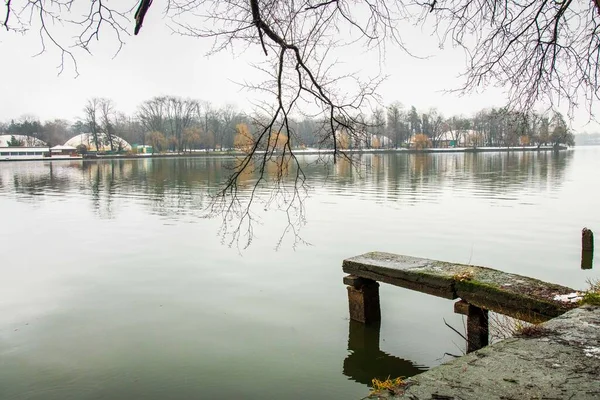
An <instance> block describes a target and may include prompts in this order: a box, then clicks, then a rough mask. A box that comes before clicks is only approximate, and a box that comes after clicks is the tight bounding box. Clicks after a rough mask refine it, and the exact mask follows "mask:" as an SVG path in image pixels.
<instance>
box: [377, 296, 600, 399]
mask: <svg viewBox="0 0 600 400" xmlns="http://www.w3.org/2000/svg"><path fill="white" fill-rule="evenodd" d="M542 327H544V328H545V330H544V331H543V332H542V335H541V336H540V337H536V338H528V337H517V338H511V339H507V340H504V341H502V342H499V343H496V344H493V345H491V346H488V347H485V348H483V349H481V350H479V351H476V352H474V353H471V354H469V355H466V356H464V357H461V358H458V359H456V360H453V361H451V362H449V363H447V364H443V365H440V366H438V367H435V368H432V369H431V370H429V371H427V372H424V373H423V374H421V375H417V376H415V377H412V378H410V379H408V380H407V386H406V388H405V389H404V392H403V393H402V394H399V395H396V396H391V395H381V396H371V397H372V398H391V399H411V400H429V399H446V400H459V399H460V400H482V399H486V400H488V399H502V400H531V399H547V400H550V399H564V400H568V399H573V400H585V399H600V307H591V306H585V307H582V308H577V309H575V310H572V311H569V312H567V313H566V314H563V315H562V316H560V317H557V318H555V319H553V320H551V321H548V322H546V323H544V324H543V325H542Z"/></svg>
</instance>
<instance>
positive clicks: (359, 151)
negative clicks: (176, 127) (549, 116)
mask: <svg viewBox="0 0 600 400" xmlns="http://www.w3.org/2000/svg"><path fill="white" fill-rule="evenodd" d="M563 150H568V147H567V146H562V145H561V146H558V147H554V146H540V147H537V146H519V147H449V148H431V149H346V150H344V152H345V153H349V154H394V153H396V154H429V153H493V152H531V151H536V152H548V151H563ZM259 154H260V152H259ZM294 154H296V155H297V156H300V155H332V154H333V149H324V150H318V149H307V150H300V149H296V150H294ZM245 155H246V154H245V153H243V152H239V151H230V152H225V151H204V150H196V151H193V152H189V153H188V152H184V153H157V154H135V155H134V154H127V155H119V154H110V155H99V156H97V157H89V158H88V157H85V156H84V157H83V159H82V158H80V157H73V158H71V159H69V158H66V157H61V158H58V157H57V158H56V159H52V157H46V158H36V159H0V161H4V162H10V161H76V160H78V161H99V160H144V159H152V158H177V157H182V158H184V157H243V156H245Z"/></svg>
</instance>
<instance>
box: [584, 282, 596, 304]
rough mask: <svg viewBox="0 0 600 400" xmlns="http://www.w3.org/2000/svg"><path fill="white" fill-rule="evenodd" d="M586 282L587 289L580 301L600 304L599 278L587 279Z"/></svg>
mask: <svg viewBox="0 0 600 400" xmlns="http://www.w3.org/2000/svg"><path fill="white" fill-rule="evenodd" d="M587 284H588V286H589V289H588V290H587V291H586V292H585V293H584V295H583V299H582V300H581V303H582V304H591V305H593V306H600V280H598V279H595V280H592V279H588V280H587Z"/></svg>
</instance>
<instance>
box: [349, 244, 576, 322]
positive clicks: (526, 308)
mask: <svg viewBox="0 0 600 400" xmlns="http://www.w3.org/2000/svg"><path fill="white" fill-rule="evenodd" d="M342 269H343V270H344V272H346V273H348V274H352V275H354V276H357V277H361V278H366V279H372V280H375V281H379V282H386V283H389V284H392V285H396V286H400V287H404V288H407V289H411V290H416V291H419V292H423V293H428V294H432V295H436V296H439V297H443V298H447V299H456V298H458V297H460V298H461V299H463V300H465V301H466V302H468V303H469V304H472V305H475V306H478V307H481V308H483V309H486V310H491V311H495V312H498V313H501V314H504V315H509V316H512V317H515V318H518V319H521V320H524V321H530V322H541V321H547V320H548V319H551V318H554V317H556V316H558V315H561V314H563V313H564V312H566V311H568V310H571V309H573V308H575V307H576V306H577V304H576V303H569V302H564V301H558V300H554V297H555V296H557V295H567V294H570V293H573V292H575V290H573V289H571V288H568V287H565V286H561V285H555V284H552V283H548V282H543V281H540V280H538V279H533V278H529V277H526V276H522V275H517V274H510V273H506V272H502V271H498V270H494V269H491V268H485V267H479V266H473V265H465V264H455V263H449V262H443V261H435V260H428V259H423V258H415V257H408V256H402V255H397V254H390V253H381V252H372V253H366V254H363V255H360V256H357V257H352V258H349V259H346V260H344V262H343V265H342Z"/></svg>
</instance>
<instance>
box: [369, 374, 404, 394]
mask: <svg viewBox="0 0 600 400" xmlns="http://www.w3.org/2000/svg"><path fill="white" fill-rule="evenodd" d="M371 385H372V386H373V390H372V391H371V394H370V395H371V396H374V395H379V394H384V393H389V394H393V395H395V394H401V393H402V391H403V390H404V387H405V386H406V382H405V381H404V379H402V378H394V379H390V378H389V377H388V378H387V379H385V380H383V381H381V380H379V379H377V378H374V379H373V380H372V381H371Z"/></svg>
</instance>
